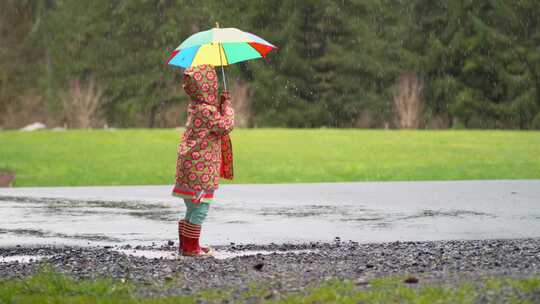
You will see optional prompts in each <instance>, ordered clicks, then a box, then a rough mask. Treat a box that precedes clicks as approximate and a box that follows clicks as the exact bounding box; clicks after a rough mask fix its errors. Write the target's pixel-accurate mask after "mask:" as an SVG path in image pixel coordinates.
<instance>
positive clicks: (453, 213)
mask: <svg viewBox="0 0 540 304" xmlns="http://www.w3.org/2000/svg"><path fill="white" fill-rule="evenodd" d="M468 216H472V217H475V216H488V217H496V216H495V215H493V214H491V213H485V212H478V211H472V210H431V209H424V210H422V211H420V212H418V213H416V214H413V215H409V216H405V217H402V218H401V220H412V219H421V218H433V217H456V218H464V217H468Z"/></svg>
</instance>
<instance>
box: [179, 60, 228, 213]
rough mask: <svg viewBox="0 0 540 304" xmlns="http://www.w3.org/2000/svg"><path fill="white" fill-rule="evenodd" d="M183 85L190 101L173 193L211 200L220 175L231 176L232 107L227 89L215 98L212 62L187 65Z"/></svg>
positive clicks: (195, 200)
mask: <svg viewBox="0 0 540 304" xmlns="http://www.w3.org/2000/svg"><path fill="white" fill-rule="evenodd" d="M183 87H184V90H185V91H186V93H187V94H188V96H189V97H190V103H189V106H188V116H187V121H186V129H185V131H184V133H183V134H182V139H181V142H180V145H179V147H178V158H177V162H176V183H175V186H174V188H173V193H172V194H173V195H174V196H178V197H182V198H187V199H191V200H192V201H193V202H194V203H200V202H211V201H212V200H213V197H214V191H215V190H216V189H217V188H218V186H219V178H220V177H223V178H226V179H233V176H234V175H233V155H232V144H231V139H230V137H229V135H228V134H229V133H230V132H231V131H232V129H233V127H234V110H233V108H232V105H231V98H230V95H229V93H228V92H223V93H221V95H220V96H219V99H218V87H219V84H218V78H217V75H216V72H215V70H214V67H213V66H211V65H199V66H194V67H190V68H187V69H186V70H185V71H184V78H183Z"/></svg>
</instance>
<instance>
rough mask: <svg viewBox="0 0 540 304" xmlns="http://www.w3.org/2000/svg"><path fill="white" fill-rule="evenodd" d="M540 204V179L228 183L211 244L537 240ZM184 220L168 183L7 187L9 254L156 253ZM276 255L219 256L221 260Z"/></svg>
mask: <svg viewBox="0 0 540 304" xmlns="http://www.w3.org/2000/svg"><path fill="white" fill-rule="evenodd" d="M511 192H515V193H516V194H514V195H509V193H511ZM272 193H274V194H275V193H279V195H272ZM266 194H268V195H266ZM44 197H45V198H44ZM539 199H540V181H491V182H489V181H479V182H475V181H465V182H418V183H416V182H396V183H394V182H385V183H332V184H291V185H287V184H284V185H223V187H222V189H221V190H220V191H219V193H218V196H216V201H215V203H213V205H212V209H211V211H210V213H209V216H208V219H207V221H206V222H205V225H204V227H203V231H204V232H203V238H204V243H208V244H212V245H214V246H216V247H218V248H224V247H221V246H226V245H228V244H230V243H231V242H233V243H237V244H269V243H294V244H299V243H307V242H317V241H322V242H328V241H331V240H333V239H334V238H335V237H338V236H339V237H340V238H341V239H342V240H353V241H357V242H364V243H365V242H392V241H427V240H449V239H486V238H487V239H493V238H534V237H540V209H539V208H538V201H539ZM184 212H185V206H184V204H183V202H182V201H181V200H177V199H175V198H172V197H171V196H170V186H168V185H165V186H136V187H123V186H122V187H75V188H73V187H63V188H62V187H61V188H47V187H44V188H12V189H7V190H6V189H0V219H1V220H0V246H15V245H41V244H43V245H51V244H54V245H75V246H96V245H99V246H101V245H109V246H123V245H128V244H129V245H131V246H132V248H133V247H136V246H137V245H141V246H143V248H151V247H150V246H152V244H154V243H155V244H168V243H169V242H171V241H174V242H177V239H178V227H177V220H178V217H180V216H182V215H183V214H184ZM118 248H120V247H118ZM271 253H272V252H257V251H254V252H246V251H242V252H232V253H231V252H219V251H218V258H220V257H222V258H233V257H235V256H240V255H256V254H271ZM152 254H154V255H156V254H157V255H158V256H157V257H158V258H159V257H161V256H159V255H163V254H164V253H163V252H161V253H160V252H158V253H155V252H153V253H152ZM152 254H151V253H146V255H147V256H148V257H151V255H152ZM165 258H172V257H171V256H169V257H167V256H165Z"/></svg>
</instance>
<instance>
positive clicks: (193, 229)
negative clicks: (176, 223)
mask: <svg viewBox="0 0 540 304" xmlns="http://www.w3.org/2000/svg"><path fill="white" fill-rule="evenodd" d="M200 237H201V225H196V224H192V223H190V222H188V221H184V225H183V228H182V255H183V256H192V257H211V256H212V255H213V254H212V248H209V247H201V246H200V245H199V239H200Z"/></svg>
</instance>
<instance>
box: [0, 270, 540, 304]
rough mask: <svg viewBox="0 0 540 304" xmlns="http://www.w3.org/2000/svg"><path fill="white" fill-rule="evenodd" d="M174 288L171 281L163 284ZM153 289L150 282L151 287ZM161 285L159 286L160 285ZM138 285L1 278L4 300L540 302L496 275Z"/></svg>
mask: <svg viewBox="0 0 540 304" xmlns="http://www.w3.org/2000/svg"><path fill="white" fill-rule="evenodd" d="M171 287H174V283H171V284H170V286H167V287H164V286H162V287H161V288H162V289H163V290H166V289H167V288H171ZM146 288H148V286H146ZM156 288H158V290H159V288H160V287H156ZM137 290H138V286H135V285H133V284H131V283H123V282H120V281H114V280H109V279H98V280H93V281H91V280H74V279H71V278H69V277H67V276H65V275H61V274H58V273H54V272H51V271H42V272H40V273H38V274H36V275H34V276H33V277H30V278H26V279H11V280H0V303H36V304H39V303H141V304H146V303H200V302H214V303H224V302H225V300H230V299H231V297H232V296H234V301H235V302H247V301H249V302H251V303H253V302H257V303H264V302H277V303H426V304H427V303H458V304H459V303H476V302H477V301H478V300H479V299H480V298H482V299H483V300H484V302H490V303H535V302H536V301H538V300H540V278H538V277H531V278H523V279H511V278H504V277H499V278H491V279H484V280H483V281H477V282H474V283H467V282H464V283H461V284H459V285H457V286H444V285H430V284H427V285H421V286H408V285H406V284H404V283H401V280H399V279H397V278H386V279H377V280H374V281H372V282H370V286H368V287H367V288H361V289H360V288H357V287H355V285H354V284H353V283H351V282H349V281H334V282H330V283H325V284H322V285H320V286H317V287H313V288H310V289H307V290H306V291H304V292H301V293H292V294H282V295H280V296H279V298H276V297H273V298H272V297H270V295H271V294H272V293H271V291H270V290H268V289H266V288H264V287H255V286H252V287H249V288H246V289H244V290H243V291H240V292H238V293H234V292H233V291H232V290H221V289H212V290H206V291H201V292H198V293H196V294H194V295H190V296H166V297H146V298H143V297H140V296H138V295H137Z"/></svg>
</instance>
